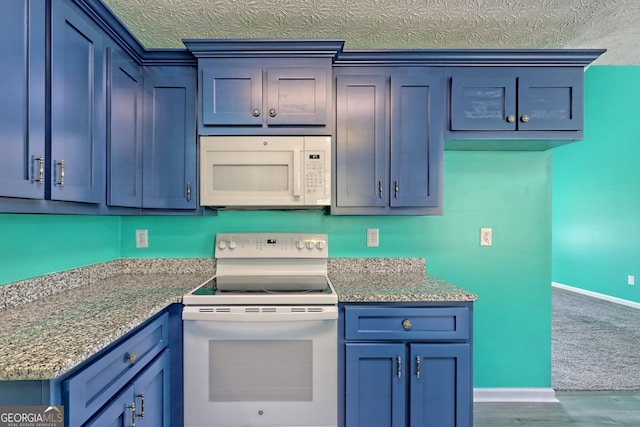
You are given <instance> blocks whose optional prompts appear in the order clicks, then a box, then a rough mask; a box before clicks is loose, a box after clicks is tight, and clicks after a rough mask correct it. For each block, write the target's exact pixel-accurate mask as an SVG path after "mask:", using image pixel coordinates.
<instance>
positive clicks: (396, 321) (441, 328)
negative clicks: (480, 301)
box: [345, 306, 470, 341]
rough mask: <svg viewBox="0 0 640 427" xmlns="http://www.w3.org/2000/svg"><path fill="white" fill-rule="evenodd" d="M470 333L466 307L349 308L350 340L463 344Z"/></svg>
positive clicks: (348, 327) (346, 337) (347, 325)
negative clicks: (422, 341)
mask: <svg viewBox="0 0 640 427" xmlns="http://www.w3.org/2000/svg"><path fill="white" fill-rule="evenodd" d="M469 330H470V327H469V309H468V308H466V307H428V308H419V307H418V308H402V307H381V306H380V307H352V306H346V307H345V339H347V340H375V341H380V340H414V341H415V340H424V341H461V340H468V339H469Z"/></svg>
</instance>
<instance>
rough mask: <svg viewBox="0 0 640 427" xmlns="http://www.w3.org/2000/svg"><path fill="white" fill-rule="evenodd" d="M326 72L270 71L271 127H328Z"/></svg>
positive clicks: (268, 93)
mask: <svg viewBox="0 0 640 427" xmlns="http://www.w3.org/2000/svg"><path fill="white" fill-rule="evenodd" d="M326 87H327V71H326V70H325V69H315V68H270V69H269V70H268V71H267V103H266V106H265V108H266V111H265V114H267V123H268V124H269V125H325V124H326V123H327V113H326V111H327V96H326V94H327V89H326Z"/></svg>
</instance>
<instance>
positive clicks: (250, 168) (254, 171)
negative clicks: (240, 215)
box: [212, 164, 289, 191]
mask: <svg viewBox="0 0 640 427" xmlns="http://www.w3.org/2000/svg"><path fill="white" fill-rule="evenodd" d="M212 179H213V190H214V191H287V190H288V189H289V167H288V166H287V165H286V164H283V165H278V164H258V165H255V164H253V165H238V164H235V165H222V164H216V165H213V175H212Z"/></svg>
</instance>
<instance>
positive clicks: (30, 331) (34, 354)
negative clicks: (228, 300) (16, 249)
mask: <svg viewBox="0 0 640 427" xmlns="http://www.w3.org/2000/svg"><path fill="white" fill-rule="evenodd" d="M214 271H215V264H214V263H213V262H212V259H211V258H193V259H137V260H117V261H111V262H106V263H102V264H96V265H95V266H88V267H83V268H78V269H73V270H68V271H64V272H61V273H54V274H49V275H46V276H41V277H37V278H34V279H28V280H23V281H20V282H14V283H10V284H7V285H2V286H0V381H3V380H47V379H53V378H57V377H59V376H61V375H63V374H65V373H66V372H68V371H69V370H71V369H72V368H74V367H75V366H77V365H79V364H80V363H82V362H83V361H85V360H87V359H88V358H89V357H91V356H92V355H93V354H95V353H96V352H98V351H100V350H101V349H103V348H105V347H107V346H108V345H109V344H111V343H113V342H114V341H116V340H117V339H118V338H120V337H122V336H124V335H125V334H126V333H127V332H129V331H131V330H133V329H135V328H136V327H137V326H139V325H140V324H142V323H143V322H145V321H146V320H147V319H149V318H150V317H152V316H153V315H155V314H157V313H159V312H160V311H162V310H163V309H164V308H166V307H167V306H169V305H170V304H172V303H176V302H181V300H182V296H183V295H184V294H186V293H187V292H189V291H190V290H192V289H194V288H196V287H197V286H198V285H200V284H201V283H202V282H204V281H205V280H207V279H208V278H210V277H211V276H212V275H213V273H214ZM328 272H329V278H330V279H331V282H332V283H333V285H334V287H335V288H336V292H337V294H338V301H339V302H430V301H475V299H476V296H475V295H474V294H473V293H471V292H468V291H466V290H464V289H461V288H459V287H457V286H454V285H452V284H450V283H447V282H445V281H444V280H441V279H438V278H436V277H433V276H430V275H428V274H426V273H425V260H424V259H423V258H331V259H329V261H328Z"/></svg>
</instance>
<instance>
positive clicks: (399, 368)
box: [396, 356, 402, 378]
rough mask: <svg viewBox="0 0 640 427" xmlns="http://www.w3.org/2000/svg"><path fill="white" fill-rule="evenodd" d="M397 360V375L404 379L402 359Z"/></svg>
mask: <svg viewBox="0 0 640 427" xmlns="http://www.w3.org/2000/svg"><path fill="white" fill-rule="evenodd" d="M396 360H397V363H396V366H397V368H398V371H397V373H396V375H397V376H398V378H402V358H401V357H400V356H398V358H397V359H396Z"/></svg>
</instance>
